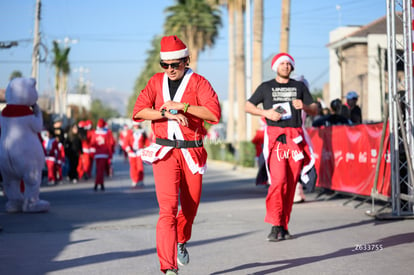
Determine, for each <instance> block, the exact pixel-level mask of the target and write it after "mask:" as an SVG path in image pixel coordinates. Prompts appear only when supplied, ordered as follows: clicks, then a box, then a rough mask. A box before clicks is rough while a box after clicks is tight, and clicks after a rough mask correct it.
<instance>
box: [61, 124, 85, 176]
mask: <svg viewBox="0 0 414 275" xmlns="http://www.w3.org/2000/svg"><path fill="white" fill-rule="evenodd" d="M65 154H66V157H67V158H68V163H69V172H68V177H69V180H70V182H72V183H77V182H78V181H79V175H78V171H77V168H78V164H79V158H80V156H81V154H82V141H81V138H80V136H79V129H78V125H77V124H76V123H75V124H73V125H72V127H70V129H69V133H68V137H67V139H66V141H65Z"/></svg>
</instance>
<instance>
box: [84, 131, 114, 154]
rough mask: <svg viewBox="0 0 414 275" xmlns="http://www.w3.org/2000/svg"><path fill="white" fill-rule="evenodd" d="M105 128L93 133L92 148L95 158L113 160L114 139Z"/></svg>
mask: <svg viewBox="0 0 414 275" xmlns="http://www.w3.org/2000/svg"><path fill="white" fill-rule="evenodd" d="M110 135H111V133H110V132H108V130H106V129H105V128H97V129H96V130H95V131H92V132H91V144H90V145H91V148H92V149H93V151H94V152H95V158H112V152H113V151H112V147H113V137H112V138H111V136H110Z"/></svg>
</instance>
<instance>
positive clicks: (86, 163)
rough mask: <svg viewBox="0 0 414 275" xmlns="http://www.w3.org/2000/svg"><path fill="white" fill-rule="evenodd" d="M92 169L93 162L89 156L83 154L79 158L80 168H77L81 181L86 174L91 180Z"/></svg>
mask: <svg viewBox="0 0 414 275" xmlns="http://www.w3.org/2000/svg"><path fill="white" fill-rule="evenodd" d="M91 167H92V162H91V159H90V156H89V154H85V153H83V154H81V155H80V156H79V162H78V168H77V171H78V176H79V179H82V177H83V175H85V174H86V175H87V176H88V178H90V177H91V172H90V169H91Z"/></svg>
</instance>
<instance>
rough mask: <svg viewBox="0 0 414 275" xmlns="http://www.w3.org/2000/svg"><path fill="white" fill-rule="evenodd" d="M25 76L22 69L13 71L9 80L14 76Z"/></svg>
mask: <svg viewBox="0 0 414 275" xmlns="http://www.w3.org/2000/svg"><path fill="white" fill-rule="evenodd" d="M22 76H23V74H22V72H21V71H17V70H16V71H13V72H12V73H11V74H10V77H9V80H12V79H13V78H18V77H22Z"/></svg>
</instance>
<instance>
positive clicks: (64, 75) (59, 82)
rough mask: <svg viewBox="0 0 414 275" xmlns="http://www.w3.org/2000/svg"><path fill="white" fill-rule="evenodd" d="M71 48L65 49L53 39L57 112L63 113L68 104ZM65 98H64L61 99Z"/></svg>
mask: <svg viewBox="0 0 414 275" xmlns="http://www.w3.org/2000/svg"><path fill="white" fill-rule="evenodd" d="M69 52H70V48H69V47H65V48H64V49H63V50H62V49H61V48H60V47H59V44H58V42H57V41H53V53H54V59H53V62H52V64H53V65H54V66H55V113H56V112H57V113H59V114H60V115H61V114H62V111H63V107H65V106H66V93H67V81H68V75H69V73H70V65H69V60H68V56H69ZM62 98H64V99H63V100H61V99H62Z"/></svg>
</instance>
